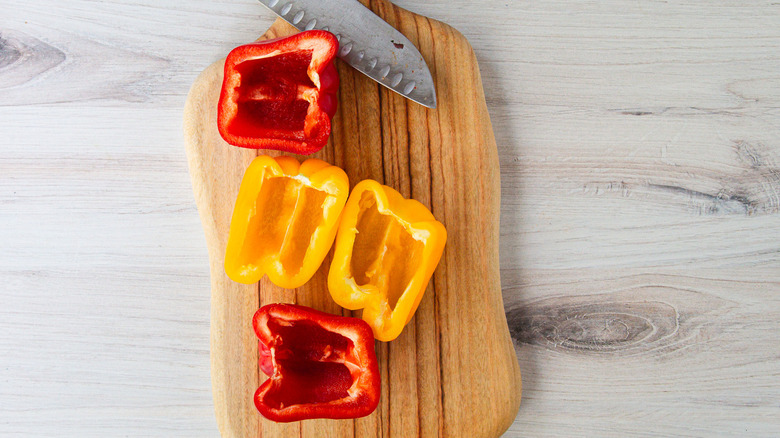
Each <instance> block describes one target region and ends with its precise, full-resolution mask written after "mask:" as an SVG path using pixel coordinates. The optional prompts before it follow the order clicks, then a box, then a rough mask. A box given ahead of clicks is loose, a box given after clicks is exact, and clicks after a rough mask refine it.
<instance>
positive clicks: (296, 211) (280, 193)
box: [225, 155, 349, 289]
mask: <svg viewBox="0 0 780 438" xmlns="http://www.w3.org/2000/svg"><path fill="white" fill-rule="evenodd" d="M348 193H349V180H348V178H347V174H346V173H344V171H343V170H341V169H340V168H338V167H336V166H331V165H330V164H328V163H326V162H324V161H322V160H317V159H309V160H306V161H304V162H303V163H299V162H298V160H296V159H295V158H293V157H284V156H283V157H277V158H271V157H269V156H265V155H261V156H259V157H257V158H255V159H254V160H253V161H252V163H251V164H250V165H249V167H248V168H247V170H246V172H245V173H244V178H243V180H242V181H241V187H240V188H239V191H238V196H237V198H236V204H235V206H234V207H233V217H232V219H231V222H230V234H229V236H228V242H227V248H226V250H225V273H226V274H227V275H228V277H230V278H231V279H233V280H234V281H237V282H239V283H244V284H251V283H255V282H257V281H259V280H260V279H261V278H262V277H263V275H265V274H268V277H269V278H270V280H271V282H273V283H274V284H276V285H277V286H281V287H284V288H288V289H291V288H296V287H299V286H302V285H303V284H304V283H306V282H307V281H308V280H309V279H310V278H311V277H312V276H313V275H314V273H315V272H316V271H317V269H318V268H319V267H320V265H321V264H322V261H323V259H324V258H325V256H326V255H327V253H328V251H330V247H331V246H332V245H333V240H334V239H335V237H336V230H337V227H338V221H339V216H340V215H341V211H342V209H343V208H344V203H345V202H346V200H347V196H348Z"/></svg>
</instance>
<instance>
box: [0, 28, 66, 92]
mask: <svg viewBox="0 0 780 438" xmlns="http://www.w3.org/2000/svg"><path fill="white" fill-rule="evenodd" d="M65 59H66V56H65V53H64V52H63V51H62V50H60V49H58V48H56V47H54V46H51V45H49V44H47V43H45V42H43V41H41V40H39V39H37V38H34V37H32V36H30V35H27V34H24V33H21V32H11V31H4V32H2V33H0V89H3V88H12V87H16V86H18V85H22V84H24V83H26V82H29V81H31V80H33V79H35V78H36V77H38V76H40V75H41V74H43V73H45V72H47V71H49V70H51V69H52V68H54V67H56V66H58V65H60V64H62V63H63V62H64V61H65ZM28 99H29V93H28Z"/></svg>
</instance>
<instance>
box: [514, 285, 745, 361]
mask: <svg viewBox="0 0 780 438" xmlns="http://www.w3.org/2000/svg"><path fill="white" fill-rule="evenodd" d="M670 278H674V277H670ZM629 281H632V282H633V281H636V282H639V283H640V284H635V285H634V286H630V287H628V288H627V289H623V290H620V291H616V292H610V293H605V294H592V295H575V296H554V297H550V298H544V299H540V300H536V301H530V302H527V303H518V304H515V305H513V306H511V307H508V308H507V314H506V316H507V322H508V324H509V331H510V333H511V334H512V338H513V339H514V340H515V342H517V343H519V344H528V345H535V346H540V347H544V348H547V349H551V350H555V351H562V352H567V353H573V354H599V355H601V354H604V355H621V356H633V355H642V354H652V355H653V356H654V357H656V358H659V357H660V356H659V353H664V354H666V353H671V352H675V351H680V350H683V349H684V350H685V351H690V350H691V349H695V348H700V347H701V346H702V345H704V344H706V342H707V341H708V340H709V339H712V338H713V337H716V336H717V335H718V331H719V329H720V327H722V325H719V324H712V321H714V320H717V319H718V318H721V316H722V315H724V314H726V313H728V312H729V311H730V309H732V308H733V307H734V303H731V302H729V301H726V300H723V299H721V298H718V297H715V296H713V295H709V294H705V293H702V292H698V291H696V290H693V289H690V288H686V287H676V286H672V285H648V284H642V283H644V282H645V277H644V276H639V277H637V278H633V279H630V280H629Z"/></svg>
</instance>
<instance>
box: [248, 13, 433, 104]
mask: <svg viewBox="0 0 780 438" xmlns="http://www.w3.org/2000/svg"><path fill="white" fill-rule="evenodd" d="M259 1H260V3H262V4H263V5H265V6H267V7H268V8H269V9H270V10H271V11H273V12H274V13H276V15H278V16H280V17H282V19H284V20H285V21H286V22H288V23H290V24H292V25H293V26H294V27H295V28H297V29H298V30H301V31H303V30H311V29H320V30H326V31H329V32H331V33H333V34H334V35H336V38H338V40H339V52H338V57H339V58H341V59H342V60H343V61H345V62H346V63H348V64H349V65H351V66H352V67H354V68H355V69H357V70H358V71H360V72H362V73H363V74H365V75H366V76H368V77H370V78H371V79H373V80H375V81H377V82H379V83H380V84H381V85H383V86H385V87H387V88H389V89H391V90H393V91H395V92H396V93H398V94H400V95H402V96H404V97H407V98H409V99H411V100H413V101H415V102H417V103H419V104H421V105H423V106H426V107H428V108H436V89H435V87H434V83H433V77H431V72H430V70H428V65H427V64H426V63H425V59H423V57H422V55H421V54H420V51H419V50H417V47H415V46H414V44H412V42H411V41H409V39H408V38H406V37H405V36H404V35H403V34H402V33H401V32H399V31H398V30H396V29H395V28H394V27H392V26H390V25H389V24H388V23H387V22H386V21H384V20H382V19H381V18H379V16H377V15H376V14H374V13H373V12H371V10H370V9H368V8H367V7H365V6H363V5H362V4H360V3H359V2H358V1H357V0H259Z"/></svg>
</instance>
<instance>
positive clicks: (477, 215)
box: [185, 1, 521, 437]
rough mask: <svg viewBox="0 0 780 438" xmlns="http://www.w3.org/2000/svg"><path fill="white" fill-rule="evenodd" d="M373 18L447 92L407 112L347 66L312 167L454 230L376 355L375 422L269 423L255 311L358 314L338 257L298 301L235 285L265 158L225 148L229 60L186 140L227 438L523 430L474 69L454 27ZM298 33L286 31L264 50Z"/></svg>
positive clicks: (195, 111)
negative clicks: (253, 187)
mask: <svg viewBox="0 0 780 438" xmlns="http://www.w3.org/2000/svg"><path fill="white" fill-rule="evenodd" d="M368 6H369V7H371V8H372V9H373V10H374V11H375V12H377V13H378V14H379V15H380V16H382V17H383V18H384V19H385V20H386V21H388V22H389V23H390V24H392V25H393V26H395V27H397V28H398V29H399V30H401V32H403V33H404V34H405V35H406V36H407V37H408V38H409V39H410V40H411V41H412V42H414V43H415V45H416V46H417V47H418V48H419V49H420V52H421V53H422V54H423V56H424V57H425V59H426V61H427V63H428V65H429V67H430V69H431V73H432V75H433V77H434V79H435V81H436V90H437V99H438V108H437V109H435V110H429V109H427V108H424V107H422V106H421V105H418V104H416V103H413V102H411V101H408V100H406V99H405V98H403V97H401V96H399V95H396V94H395V93H393V92H391V91H389V90H386V89H384V88H382V87H381V86H379V85H378V84H377V83H375V82H374V81H372V80H370V79H369V78H367V77H365V76H363V75H362V74H361V73H359V72H357V71H356V70H354V69H352V68H351V67H349V66H348V65H346V64H344V63H342V62H341V61H338V62H337V67H338V70H339V76H340V80H341V86H340V91H339V111H338V113H337V114H336V116H335V117H334V119H333V132H332V135H331V138H330V141H329V143H328V145H327V146H326V147H325V148H324V149H323V150H322V151H320V152H319V153H317V154H315V155H313V156H314V157H317V158H321V159H324V160H326V161H328V162H329V163H332V164H335V165H337V166H340V167H342V168H344V170H345V171H346V172H347V174H348V175H349V177H350V184H351V186H354V185H355V184H356V183H357V182H359V181H361V180H363V179H366V178H371V179H375V180H377V181H380V182H382V183H384V184H387V185H389V186H391V187H393V188H395V189H397V190H399V191H400V192H401V194H403V195H404V196H406V197H411V198H414V199H417V200H418V201H420V202H422V203H423V204H425V205H426V206H428V207H429V208H430V209H431V211H432V212H433V214H434V216H436V218H437V219H438V220H440V221H442V222H443V223H444V224H445V226H446V227H447V231H448V241H447V246H446V248H445V251H444V255H443V256H442V260H441V262H440V264H439V267H438V268H437V270H436V272H435V273H434V277H433V279H432V280H431V283H430V284H429V286H428V289H427V291H426V293H425V296H424V298H423V300H422V302H421V304H420V307H419V308H418V310H417V313H416V315H415V317H414V318H413V319H412V321H411V322H410V323H409V324H408V325H407V327H406V328H405V330H404V332H403V333H402V334H401V336H400V337H398V338H397V339H396V340H394V341H392V342H389V343H383V342H378V343H377V356H378V358H379V360H380V372H381V374H382V396H381V400H380V405H379V408H377V410H376V412H374V413H373V414H372V415H370V416H368V417H365V418H362V419H357V420H307V421H303V422H296V423H290V424H277V423H273V422H270V421H267V420H265V419H263V418H262V417H261V416H260V415H259V414H258V413H257V411H256V410H255V407H254V405H253V401H252V395H253V394H254V392H255V390H256V389H257V387H258V386H259V385H260V383H261V382H262V380H263V379H264V378H265V377H264V376H263V375H262V373H261V372H259V370H258V367H257V339H256V337H255V335H254V332H253V331H252V329H251V318H252V315H253V314H254V312H255V311H256V310H257V308H258V307H259V306H261V305H264V304H267V303H271V302H290V303H292V302H295V303H298V304H302V305H306V306H311V307H314V308H317V309H321V310H325V311H328V312H331V313H336V314H345V315H349V314H351V313H350V312H348V311H346V310H343V309H341V308H340V307H339V306H338V305H336V304H335V303H334V302H333V300H332V299H331V297H330V295H329V293H328V292H327V287H326V284H327V282H326V277H327V270H328V267H329V265H330V258H326V260H325V262H324V263H323V265H322V267H321V268H320V270H319V271H318V272H317V274H316V275H315V276H314V278H312V280H310V281H309V282H308V283H307V284H306V285H304V286H303V287H301V288H298V289H295V290H285V289H281V288H278V287H276V286H274V285H273V284H271V283H270V282H269V281H268V280H267V279H265V278H264V279H263V280H261V281H260V283H259V285H242V284H239V283H235V282H233V281H232V280H230V279H229V278H228V277H227V276H226V275H225V273H224V269H223V260H224V250H225V245H226V242H227V236H228V230H229V223H230V217H231V214H232V208H233V202H234V200H235V197H236V194H237V192H238V187H239V184H240V181H241V177H242V176H243V172H244V170H245V169H246V167H247V166H248V165H249V163H250V162H251V161H252V159H253V158H254V157H255V156H257V154H258V151H254V150H247V149H241V148H237V147H233V146H230V145H228V144H227V143H225V142H224V141H223V140H222V139H221V138H220V136H219V134H218V132H217V129H216V102H217V99H218V95H219V88H220V85H221V82H222V67H223V61H218V62H216V63H215V64H213V65H211V66H210V67H208V68H207V69H206V70H205V71H204V72H203V73H202V74H201V75H200V77H199V78H198V79H197V80H196V82H195V84H194V85H193V86H192V89H191V91H190V95H189V97H188V102H187V106H186V109H185V137H186V143H187V154H188V159H189V165H190V174H191V176H192V181H193V187H194V191H195V198H196V201H197V203H198V209H199V211H200V215H201V220H202V222H203V226H204V230H205V233H206V239H207V243H208V247H209V259H210V263H211V281H212V300H211V362H212V386H213V393H214V404H215V409H216V415H217V421H218V423H219V427H220V430H221V432H222V434H223V436H227V437H254V436H301V435H302V436H384V437H386V436H397V437H410V436H423V437H430V436H437V435H438V436H470V437H474V436H497V435H499V434H500V433H501V432H503V431H504V430H506V428H507V427H509V425H510V424H511V423H512V421H513V420H514V418H515V414H516V412H517V409H518V406H519V403H520V393H521V383H520V371H519V368H518V365H517V360H516V357H515V353H514V349H513V347H512V343H511V340H510V337H509V332H508V330H507V323H506V319H505V316H504V308H503V303H502V300H501V289H500V280H499V263H498V218H499V200H500V183H499V169H498V159H497V151H496V145H495V139H494V137H493V132H492V129H491V125H490V119H489V116H488V113H487V108H486V105H485V100H484V95H483V91H482V84H481V81H480V76H479V69H478V66H477V62H476V59H475V57H474V54H473V51H472V49H471V46H470V45H469V44H468V42H467V41H466V40H465V38H464V37H463V36H462V35H461V34H460V33H458V32H457V31H455V30H454V29H452V28H451V27H449V26H447V25H445V24H442V23H439V22H437V21H435V20H430V19H428V18H425V17H421V16H418V15H415V14H412V13H410V12H408V11H405V10H403V9H400V8H398V7H396V6H393V5H392V4H390V3H389V2H385V1H377V2H372V3H371V4H369V5H368ZM294 32H295V29H293V28H292V27H291V26H289V25H288V24H286V23H284V22H283V21H281V20H277V22H276V23H274V25H273V26H272V27H271V28H270V29H269V30H268V31H267V32H266V33H265V35H264V36H263V38H274V37H277V36H283V35H288V34H291V33H294ZM259 153H269V152H268V151H260V152H259ZM270 154H272V155H278V153H273V152H271V153H270Z"/></svg>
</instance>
